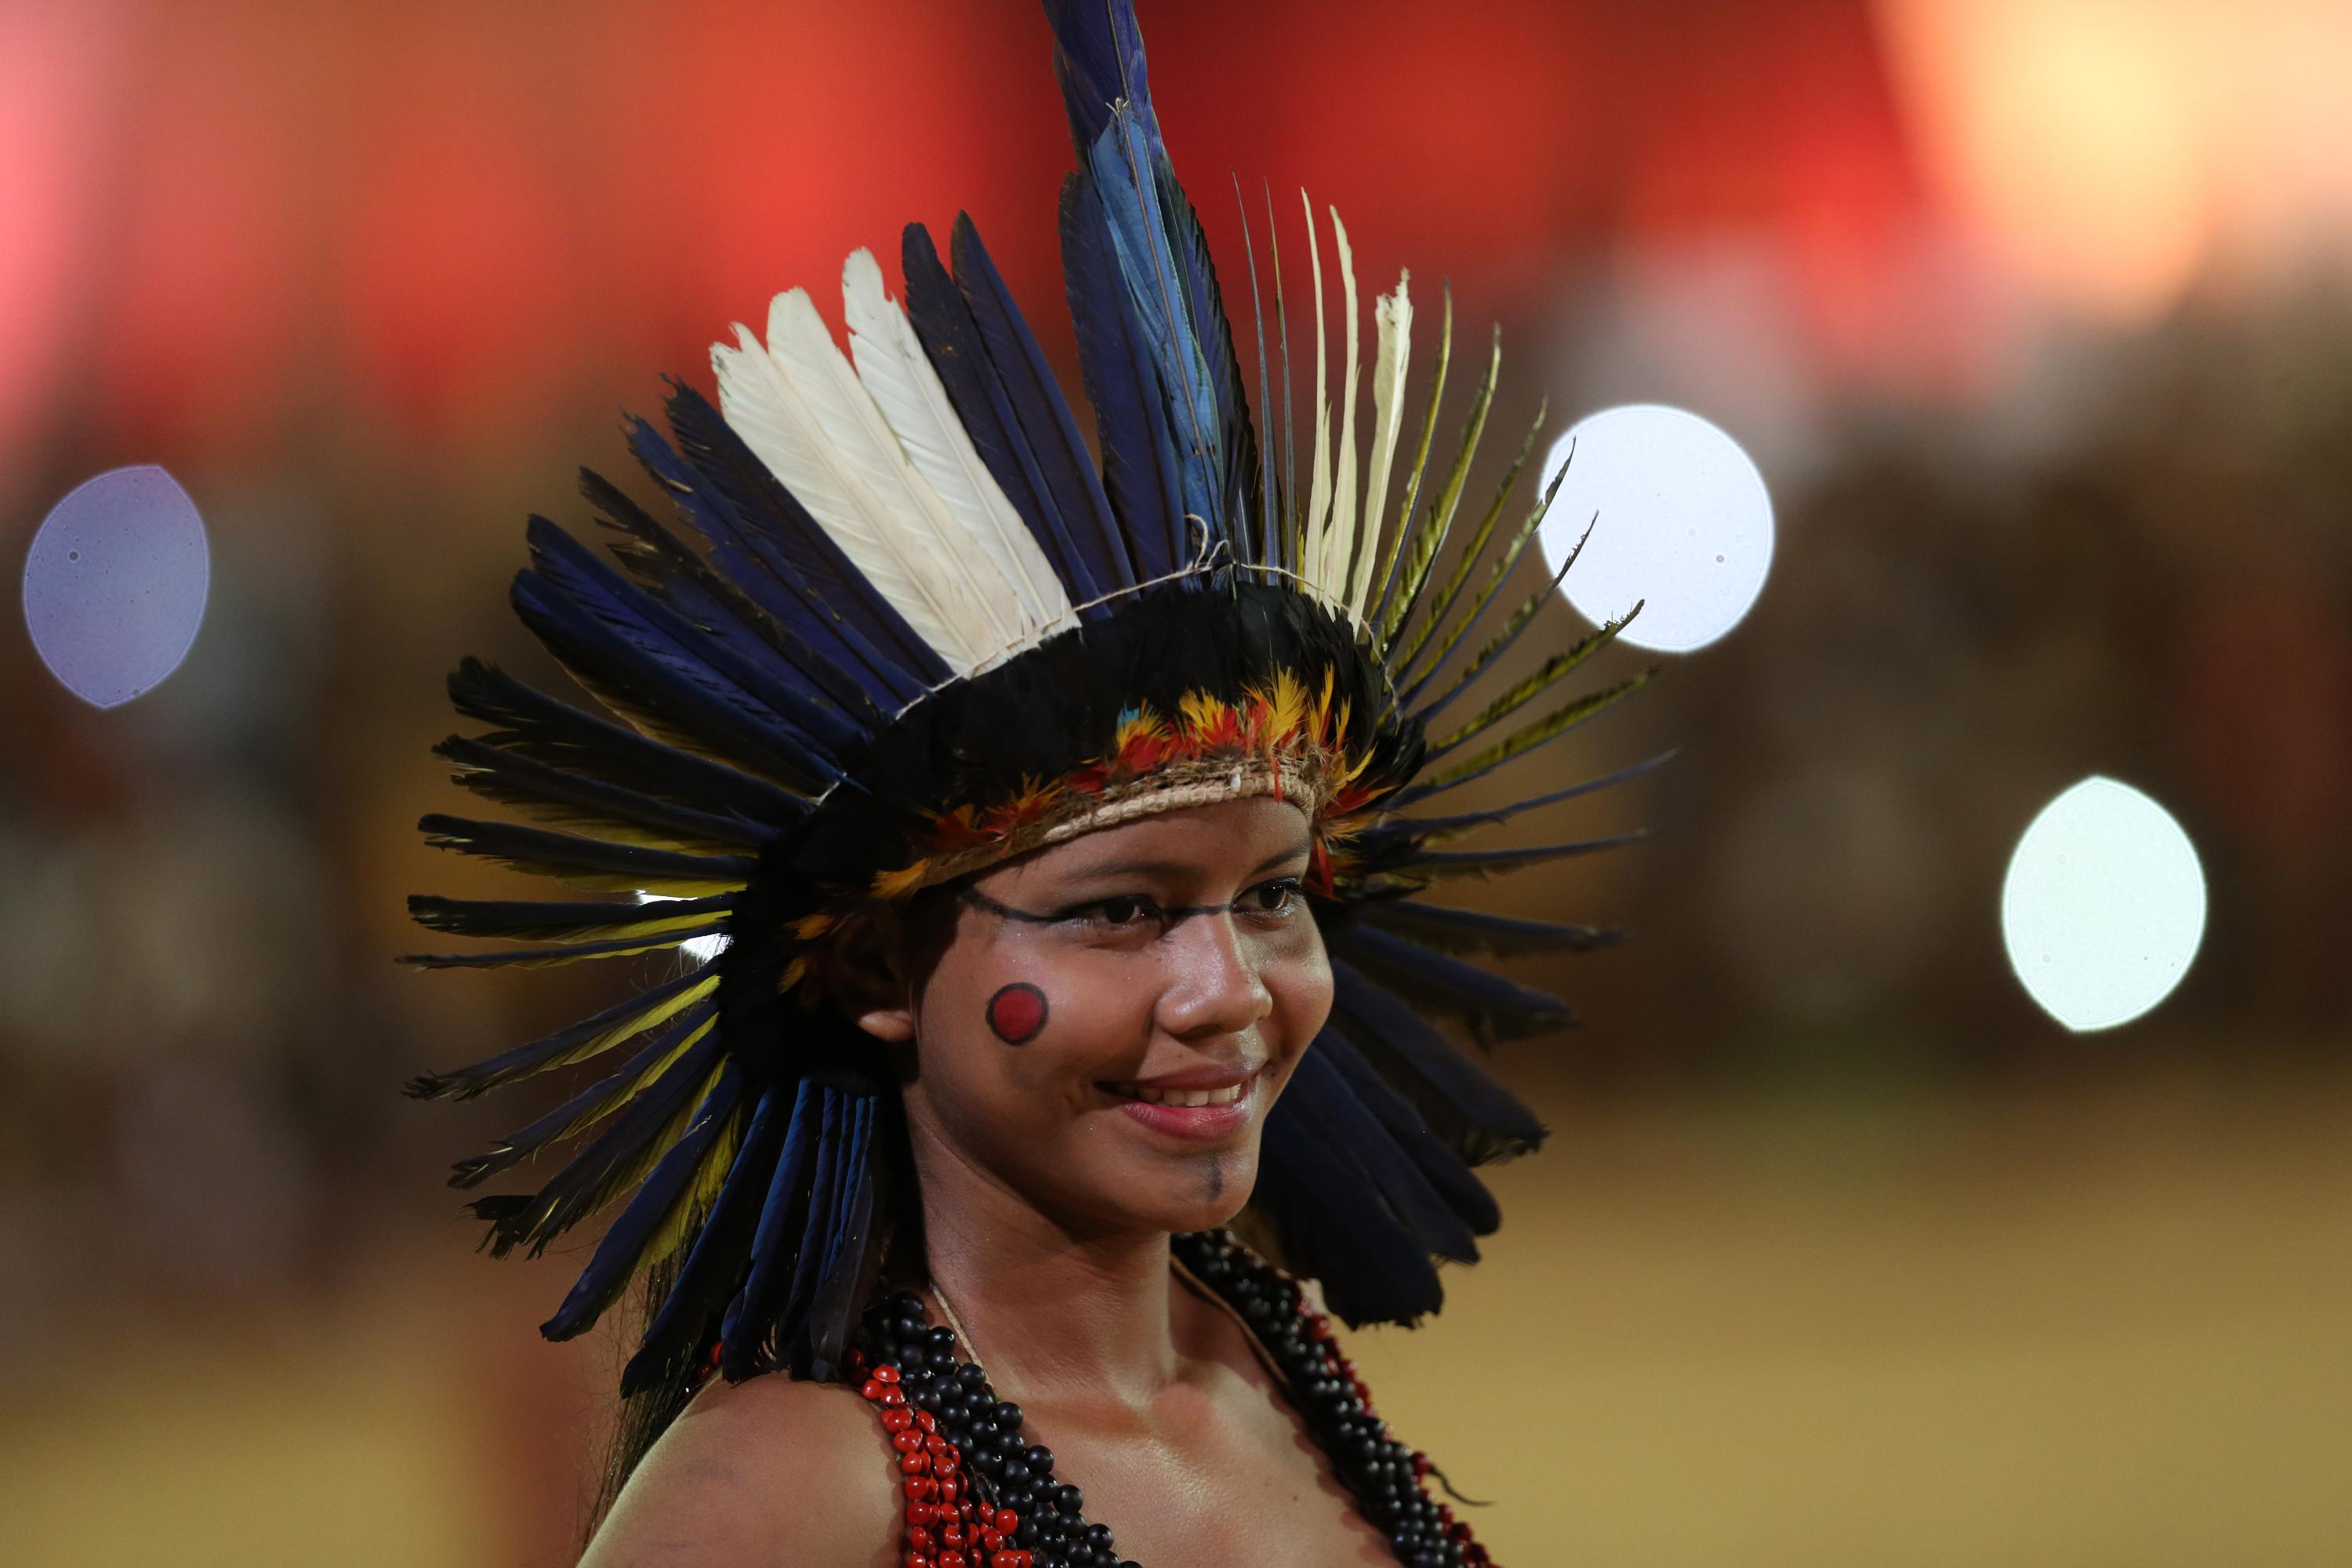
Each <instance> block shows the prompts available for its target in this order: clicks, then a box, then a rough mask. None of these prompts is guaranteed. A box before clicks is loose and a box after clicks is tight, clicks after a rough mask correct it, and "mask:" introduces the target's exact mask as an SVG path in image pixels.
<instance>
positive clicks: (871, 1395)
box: [857, 1377, 882, 1399]
mask: <svg viewBox="0 0 2352 1568" xmlns="http://www.w3.org/2000/svg"><path fill="white" fill-rule="evenodd" d="M857 1392H858V1393H859V1394H863V1395H864V1396H865V1397H866V1398H867V1399H879V1398H881V1397H882V1385H881V1384H878V1383H877V1382H875V1381H874V1380H873V1379H872V1378H870V1377H869V1378H867V1379H866V1385H865V1386H864V1387H863V1388H860V1389H859V1390H858V1391H857Z"/></svg>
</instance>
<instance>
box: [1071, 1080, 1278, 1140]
mask: <svg viewBox="0 0 2352 1568" xmlns="http://www.w3.org/2000/svg"><path fill="white" fill-rule="evenodd" d="M1202 1076H1209V1077H1213V1078H1217V1079H1224V1080H1225V1081H1223V1082H1222V1083H1217V1082H1211V1083H1205V1084H1193V1085H1180V1084H1179V1083H1178V1082H1177V1081H1176V1080H1177V1079H1181V1078H1187V1077H1191V1078H1198V1077H1202ZM1257 1079H1258V1072H1257V1069H1252V1070H1251V1071H1250V1072H1248V1073H1247V1074H1245V1075H1244V1076H1243V1077H1241V1078H1238V1079H1236V1078H1234V1077H1233V1075H1232V1074H1231V1072H1230V1071H1226V1072H1219V1073H1215V1074H1212V1075H1200V1074H1171V1076H1170V1077H1169V1078H1167V1079H1160V1081H1158V1082H1156V1083H1106V1084H1103V1085H1102V1086H1101V1088H1102V1089H1103V1091H1104V1092H1105V1093H1107V1094H1108V1095H1110V1096H1111V1098H1112V1099H1113V1100H1115V1101H1116V1102H1117V1104H1118V1109H1119V1110H1122V1111H1124V1112H1125V1113H1126V1114H1127V1115H1128V1116H1129V1117H1131V1118H1133V1119H1134V1120H1135V1121H1139V1122H1141V1123H1143V1125H1144V1126H1146V1127H1149V1128H1150V1129H1151V1130H1152V1131H1156V1132H1164V1133H1166V1134H1168V1135H1169V1136H1170V1137H1172V1138H1183V1139H1188V1140H1191V1141H1193V1142H1216V1141H1218V1140H1221V1139H1225V1138H1230V1137H1232V1136H1233V1135H1234V1133H1236V1132H1239V1131H1242V1130H1243V1129H1244V1128H1245V1127H1247V1126H1248V1125H1249V1122H1250V1112H1251V1103H1252V1091H1254V1090H1255V1089H1256V1088H1257Z"/></svg>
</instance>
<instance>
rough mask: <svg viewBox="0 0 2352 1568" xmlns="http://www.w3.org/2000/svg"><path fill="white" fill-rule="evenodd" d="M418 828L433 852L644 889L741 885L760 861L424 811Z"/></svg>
mask: <svg viewBox="0 0 2352 1568" xmlns="http://www.w3.org/2000/svg"><path fill="white" fill-rule="evenodd" d="M416 826H417V830H418V831H419V832H421V833H424V834H426V835H428V837H426V839H425V842H426V843H427V844H429V845H431V846H432V847H434V848H436V849H455V850H457V852H458V853H459V854H462V855H479V856H483V857H485V858H488V859H493V860H504V861H507V862H509V864H512V865H516V866H520V867H527V868H538V867H547V868H552V869H555V870H558V871H583V872H604V873H609V874H612V875H614V876H620V877H633V878H636V879H639V880H641V881H642V882H644V883H645V884H646V885H649V886H650V885H653V884H656V883H661V882H678V881H684V882H709V883H711V884H713V885H714V886H725V887H740V886H742V885H743V884H744V883H746V882H749V881H750V880H751V872H752V869H753V868H754V867H755V866H756V865H757V864H758V862H757V861H756V860H755V859H754V858H752V857H751V856H749V855H680V854H678V853H677V852H676V851H674V850H668V849H647V848H645V847H641V846H638V845H635V844H608V843H606V842H604V840H603V839H601V838H583V837H580V836H579V835H578V834H576V833H554V832H551V831H549V830H548V829H546V828H543V827H524V826H520V825H519V824H516V823H511V822H481V821H477V820H474V819H473V818H470V817H463V816H448V815H446V814H445V813H442V812H437V811H436V812H428V813H426V814H425V816H421V817H419V818H417V821H416Z"/></svg>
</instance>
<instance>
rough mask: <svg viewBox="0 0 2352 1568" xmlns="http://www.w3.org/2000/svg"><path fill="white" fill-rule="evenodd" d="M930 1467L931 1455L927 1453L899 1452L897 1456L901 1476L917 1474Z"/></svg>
mask: <svg viewBox="0 0 2352 1568" xmlns="http://www.w3.org/2000/svg"><path fill="white" fill-rule="evenodd" d="M929 1468H931V1457H930V1456H929V1454H901V1455H899V1456H898V1473H899V1474H900V1475H902V1476H919V1475H921V1474H922V1473H923V1472H924V1471H925V1470H928V1469H929Z"/></svg>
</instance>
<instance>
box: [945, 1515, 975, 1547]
mask: <svg viewBox="0 0 2352 1568" xmlns="http://www.w3.org/2000/svg"><path fill="white" fill-rule="evenodd" d="M970 1539H971V1537H970V1536H968V1535H966V1534H965V1533H964V1528H963V1524H962V1521H953V1522H950V1523H948V1524H943V1525H941V1526H940V1543H941V1544H942V1545H946V1546H961V1545H962V1544H963V1543H964V1542H966V1541H968V1540H970Z"/></svg>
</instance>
